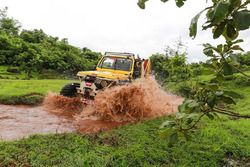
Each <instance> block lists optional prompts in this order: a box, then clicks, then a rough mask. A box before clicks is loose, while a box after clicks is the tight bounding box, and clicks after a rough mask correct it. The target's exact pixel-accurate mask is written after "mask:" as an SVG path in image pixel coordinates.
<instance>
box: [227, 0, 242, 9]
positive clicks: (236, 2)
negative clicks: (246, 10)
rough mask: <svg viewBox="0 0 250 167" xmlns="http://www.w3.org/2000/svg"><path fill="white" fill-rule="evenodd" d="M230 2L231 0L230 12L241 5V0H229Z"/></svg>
mask: <svg viewBox="0 0 250 167" xmlns="http://www.w3.org/2000/svg"><path fill="white" fill-rule="evenodd" d="M229 2H230V6H229V12H232V11H233V10H234V9H236V8H237V7H239V6H240V5H241V0H229Z"/></svg>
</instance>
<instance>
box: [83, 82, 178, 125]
mask: <svg viewBox="0 0 250 167" xmlns="http://www.w3.org/2000/svg"><path fill="white" fill-rule="evenodd" d="M181 101H182V98H180V97H177V96H175V95H172V94H170V93H167V92H166V91H164V90H163V89H162V88H161V87H160V86H159V85H158V83H157V82H156V80H155V79H154V78H153V77H150V78H144V79H139V80H137V81H136V82H134V83H132V84H129V85H125V86H117V87H113V88H110V89H106V90H104V91H103V92H100V93H99V94H98V95H97V96H96V97H95V101H94V102H93V105H92V106H89V107H88V108H86V109H85V110H84V112H82V117H83V118H84V117H86V115H87V114H89V115H90V116H93V115H94V116H96V117H99V118H100V119H102V120H108V121H116V122H124V121H125V122H136V121H139V120H143V119H152V118H156V117H160V116H163V115H169V114H172V113H173V112H176V111H177V106H178V104H180V103H181Z"/></svg>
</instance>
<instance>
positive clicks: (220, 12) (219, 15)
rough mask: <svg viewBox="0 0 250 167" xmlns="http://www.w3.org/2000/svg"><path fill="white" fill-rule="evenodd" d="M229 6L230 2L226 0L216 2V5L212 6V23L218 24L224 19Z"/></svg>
mask: <svg viewBox="0 0 250 167" xmlns="http://www.w3.org/2000/svg"><path fill="white" fill-rule="evenodd" d="M229 6H230V3H229V2H228V1H224V0H220V1H219V2H218V3H217V4H216V6H215V8H214V12H213V16H212V23H213V24H218V23H220V22H222V21H223V20H224V19H225V17H226V16H227V14H228V8H229Z"/></svg>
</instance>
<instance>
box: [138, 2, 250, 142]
mask: <svg viewBox="0 0 250 167" xmlns="http://www.w3.org/2000/svg"><path fill="white" fill-rule="evenodd" d="M147 1H148V0H139V1H138V3H137V4H138V6H139V7H140V8H142V9H145V3H146V2H147ZM161 1H162V2H167V1H168V0H161ZM185 1H186V0H176V1H175V2H176V5H177V6H178V7H182V6H183V5H184V3H185ZM211 2H212V5H211V6H209V7H207V8H205V9H204V10H202V11H201V12H199V13H198V14H197V15H196V16H195V17H194V18H193V19H192V20H191V24H190V27H189V35H190V37H192V38H195V37H196V35H197V23H198V20H199V17H200V16H201V15H202V14H203V13H204V12H206V22H205V23H204V24H203V25H202V28H203V30H207V29H210V28H211V29H212V30H213V31H212V33H213V38H214V39H216V38H219V37H220V36H221V35H222V36H223V37H224V39H225V41H226V42H225V44H220V45H217V46H212V45H211V44H208V43H206V44H204V50H203V52H204V54H205V55H206V56H208V57H209V58H210V61H211V62H212V63H211V68H213V69H215V76H216V77H215V78H214V79H213V80H211V81H210V82H209V83H207V84H204V83H199V84H198V85H197V87H196V88H195V89H194V90H193V95H192V96H191V97H190V98H189V99H186V100H185V101H184V102H183V104H181V105H180V106H179V112H178V113H177V114H176V117H175V118H174V119H173V120H171V121H166V122H164V123H163V125H162V127H163V128H164V127H167V129H166V130H165V131H164V133H165V134H167V135H168V136H169V141H170V143H171V144H173V143H174V142H176V141H177V140H176V139H177V138H178V136H179V135H184V136H185V137H186V138H188V132H189V131H190V130H192V129H194V128H196V127H197V126H196V125H197V124H198V123H199V122H200V120H201V118H203V117H204V116H207V117H208V118H210V119H214V117H215V116H217V115H218V114H223V115H228V116H234V117H238V118H250V115H241V114H239V113H237V112H235V111H231V110H230V109H228V108H227V107H221V106H227V105H230V104H236V102H235V98H239V96H240V95H239V94H237V93H235V92H233V91H228V90H223V89H222V88H221V83H222V81H223V80H224V77H225V76H226V75H231V74H232V73H233V70H237V71H238V72H240V73H242V74H243V75H244V76H245V77H247V78H250V77H249V76H248V75H247V74H245V73H244V72H243V71H242V70H241V69H239V68H237V67H236V66H234V64H233V61H230V60H232V59H230V58H231V57H233V56H234V51H243V49H242V48H241V47H240V46H239V44H238V43H240V42H243V40H241V39H237V38H238V35H239V32H240V31H243V30H248V29H249V26H250V11H249V9H248V5H249V4H250V0H211ZM222 104H226V105H222Z"/></svg>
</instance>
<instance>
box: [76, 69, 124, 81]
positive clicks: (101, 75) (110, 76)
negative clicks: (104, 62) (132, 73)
mask: <svg viewBox="0 0 250 167" xmlns="http://www.w3.org/2000/svg"><path fill="white" fill-rule="evenodd" d="M87 75H89V76H96V77H99V78H107V79H112V80H128V79H129V75H128V74H120V73H114V72H110V71H80V72H78V73H77V76H87Z"/></svg>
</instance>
